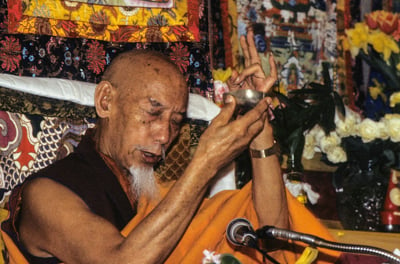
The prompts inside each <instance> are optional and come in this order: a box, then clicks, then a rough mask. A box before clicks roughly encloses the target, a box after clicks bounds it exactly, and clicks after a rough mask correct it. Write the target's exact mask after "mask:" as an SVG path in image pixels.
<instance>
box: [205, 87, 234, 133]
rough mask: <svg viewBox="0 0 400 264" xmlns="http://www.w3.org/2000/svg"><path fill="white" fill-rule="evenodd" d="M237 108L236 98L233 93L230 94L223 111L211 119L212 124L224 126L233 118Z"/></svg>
mask: <svg viewBox="0 0 400 264" xmlns="http://www.w3.org/2000/svg"><path fill="white" fill-rule="evenodd" d="M235 108H236V100H235V97H233V96H232V95H228V96H227V97H226V99H225V101H224V106H223V107H222V108H221V112H220V113H219V114H218V115H217V116H216V117H215V118H214V119H213V120H212V121H211V124H210V126H224V125H226V124H227V123H229V121H230V120H231V119H232V117H233V114H234V112H235Z"/></svg>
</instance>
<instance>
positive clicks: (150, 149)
mask: <svg viewBox="0 0 400 264" xmlns="http://www.w3.org/2000/svg"><path fill="white" fill-rule="evenodd" d="M160 148H161V158H162V160H165V146H164V145H151V146H144V145H135V149H137V150H140V151H145V152H150V153H158V151H159V150H160Z"/></svg>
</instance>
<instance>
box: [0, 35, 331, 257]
mask: <svg viewBox="0 0 400 264" xmlns="http://www.w3.org/2000/svg"><path fill="white" fill-rule="evenodd" d="M241 45H242V48H243V50H244V56H245V58H246V68H245V69H244V70H243V71H242V72H241V73H240V74H239V73H237V72H235V73H234V74H233V75H232V78H231V80H230V85H231V87H232V89H238V88H240V87H241V88H248V89H257V90H260V91H264V92H265V91H268V90H269V89H270V88H271V87H272V85H273V84H274V82H275V81H276V80H277V72H276V67H275V64H274V61H273V58H272V56H271V58H270V64H271V73H270V76H268V77H266V76H265V75H264V72H263V70H262V68H261V65H260V58H259V56H258V54H257V51H256V48H255V46H254V41H253V33H252V32H251V31H250V32H249V33H248V35H247V38H245V37H242V38H241ZM270 100H271V99H270V98H265V99H263V100H262V101H260V102H259V103H258V104H257V106H255V107H254V109H252V110H250V111H249V112H247V113H246V114H244V115H243V116H241V117H240V118H237V119H234V118H233V116H234V113H235V107H236V102H235V99H234V98H233V97H228V98H227V100H226V104H225V106H224V107H223V108H222V110H221V112H220V114H219V115H218V116H217V117H216V118H215V119H214V120H213V121H212V122H211V124H210V125H209V127H208V128H207V129H206V130H205V132H204V133H203V134H202V136H201V138H200V140H199V144H198V147H197V149H196V151H195V153H194V155H193V158H192V160H191V162H190V164H189V165H188V167H187V168H186V170H185V171H184V173H183V174H182V175H181V176H180V178H179V179H178V180H176V182H174V183H173V184H169V185H168V186H165V185H162V184H158V183H157V182H156V181H155V179H154V176H153V167H154V166H155V165H156V164H157V163H158V162H159V161H160V160H161V159H162V157H163V155H164V152H165V151H166V149H168V147H170V145H171V143H172V142H173V141H174V139H175V138H176V137H177V135H178V132H179V129H180V124H181V122H182V120H183V119H184V117H185V111H186V107H187V103H188V88H187V86H186V83H185V79H184V77H183V76H182V74H181V73H180V71H179V69H178V68H177V67H176V66H175V65H174V64H173V63H172V62H171V61H169V60H168V59H167V58H165V57H163V56H161V55H160V54H158V53H155V52H150V51H131V52H126V53H123V54H120V55H119V56H117V57H116V58H115V59H114V60H113V61H112V63H111V65H110V66H109V67H108V68H107V70H106V72H105V73H104V76H103V78H102V81H101V82H100V83H99V84H98V85H97V86H96V91H95V107H96V111H97V114H98V117H99V119H98V123H97V126H96V128H95V129H94V130H93V131H88V132H87V133H86V135H85V137H84V138H83V140H82V141H81V143H80V144H79V146H78V148H77V151H76V152H75V153H73V154H71V155H69V156H68V157H66V158H65V159H63V160H61V161H58V162H56V163H54V164H52V165H50V166H49V167H47V168H45V169H44V170H42V171H40V172H38V173H36V174H35V175H32V176H30V177H29V178H28V179H27V180H26V181H25V183H24V184H23V185H22V187H21V188H18V190H16V194H14V195H13V197H14V198H17V199H14V198H13V199H12V201H16V202H13V203H15V204H14V205H15V208H18V210H14V209H13V208H11V217H10V219H9V220H8V221H7V222H6V223H4V224H3V236H4V240H5V242H6V245H7V248H8V250H9V252H10V259H11V262H12V263H60V262H62V263H74V264H75V263H90V264H95V263H200V262H201V259H202V254H203V253H202V252H203V250H205V249H207V250H210V251H217V252H218V253H232V254H234V255H235V256H237V257H238V258H239V259H240V260H242V262H243V263H261V262H262V259H263V258H262V256H261V255H260V254H259V253H258V252H256V250H253V249H248V248H244V247H234V246H232V245H230V244H229V243H228V242H227V241H226V238H225V235H224V232H225V228H226V226H227V223H229V221H230V220H232V219H233V218H235V217H246V218H248V219H250V221H252V223H253V224H255V225H256V227H257V226H264V225H273V226H277V227H281V228H293V229H298V230H302V231H306V232H307V231H310V232H311V231H315V232H314V233H317V235H324V234H327V233H326V232H325V231H324V229H323V227H322V226H321V225H320V224H319V223H318V221H316V220H315V219H314V218H313V217H312V215H311V214H310V213H309V212H307V211H306V210H305V209H304V208H303V207H302V206H301V205H300V204H297V202H296V201H295V200H294V199H293V198H291V197H286V192H285V189H284V185H283V182H282V175H281V170H280V164H279V161H278V158H277V156H276V155H274V154H272V155H267V156H266V157H259V156H257V157H253V158H252V166H253V168H252V171H253V179H252V182H251V183H249V184H248V185H247V186H245V187H244V188H243V189H241V190H234V191H223V192H221V193H219V194H217V195H215V197H213V198H212V199H207V198H205V197H206V192H207V189H208V188H209V185H210V183H211V182H212V181H213V178H214V176H215V175H216V174H217V172H218V171H219V170H220V169H222V168H223V167H224V166H226V165H227V164H229V163H230V162H231V161H232V160H233V159H235V157H237V156H238V155H239V154H240V153H241V152H243V151H244V150H246V149H248V148H250V149H252V152H253V153H255V154H256V155H257V154H259V152H262V151H263V150H268V149H271V148H272V147H273V146H274V138H273V131H272V127H271V125H270V124H269V122H268V118H267V117H268V114H267V112H268V111H267V110H268V107H269V102H270ZM287 196H289V195H287ZM18 198H20V199H18ZM287 201H289V202H287ZM288 204H289V206H290V207H291V208H290V211H292V213H293V214H294V215H293V216H291V218H293V219H289V213H288ZM296 219H297V220H296ZM310 225H312V227H310ZM324 232H325V233H324ZM328 238H329V237H328ZM271 243H273V242H271ZM299 248H300V249H299ZM17 249H18V250H17ZM301 250H302V248H301V246H299V245H294V244H293V245H292V246H289V247H286V248H281V249H280V250H277V251H274V252H271V253H270V255H271V256H272V257H275V258H277V259H278V260H279V261H281V262H289V263H290V262H291V261H294V260H295V259H296V258H297V257H298V256H299V255H296V254H295V252H297V253H299V252H300V253H301Z"/></svg>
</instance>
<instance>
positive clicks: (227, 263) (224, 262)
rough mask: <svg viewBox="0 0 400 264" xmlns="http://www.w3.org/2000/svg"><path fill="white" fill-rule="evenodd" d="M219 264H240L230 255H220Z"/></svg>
mask: <svg viewBox="0 0 400 264" xmlns="http://www.w3.org/2000/svg"><path fill="white" fill-rule="evenodd" d="M221 264H241V262H240V261H239V260H238V259H237V258H235V257H234V256H233V255H231V254H221Z"/></svg>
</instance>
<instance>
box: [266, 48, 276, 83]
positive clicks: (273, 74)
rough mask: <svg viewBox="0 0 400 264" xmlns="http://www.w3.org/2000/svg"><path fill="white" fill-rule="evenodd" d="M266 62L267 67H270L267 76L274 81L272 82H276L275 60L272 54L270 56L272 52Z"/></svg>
mask: <svg viewBox="0 0 400 264" xmlns="http://www.w3.org/2000/svg"><path fill="white" fill-rule="evenodd" d="M268 62H269V66H270V72H269V75H270V77H271V78H273V79H275V81H274V82H276V80H278V70H277V68H276V63H275V58H274V54H272V52H270V53H269V58H268Z"/></svg>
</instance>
